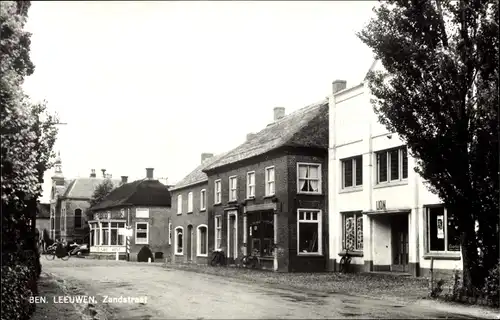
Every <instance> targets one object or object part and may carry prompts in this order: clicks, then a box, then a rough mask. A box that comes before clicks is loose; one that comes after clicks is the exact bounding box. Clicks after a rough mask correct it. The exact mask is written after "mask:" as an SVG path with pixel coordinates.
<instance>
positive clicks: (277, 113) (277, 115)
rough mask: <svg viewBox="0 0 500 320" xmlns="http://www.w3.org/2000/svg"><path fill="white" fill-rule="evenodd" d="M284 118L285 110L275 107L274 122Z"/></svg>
mask: <svg viewBox="0 0 500 320" xmlns="http://www.w3.org/2000/svg"><path fill="white" fill-rule="evenodd" d="M284 116H285V108H284V107H275V108H274V121H277V120H279V119H281V118H283V117H284Z"/></svg>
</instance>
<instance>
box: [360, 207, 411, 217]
mask: <svg viewBox="0 0 500 320" xmlns="http://www.w3.org/2000/svg"><path fill="white" fill-rule="evenodd" d="M410 212H411V208H397V209H389V210H370V211H363V214H366V215H369V216H380V215H394V214H408V213H410Z"/></svg>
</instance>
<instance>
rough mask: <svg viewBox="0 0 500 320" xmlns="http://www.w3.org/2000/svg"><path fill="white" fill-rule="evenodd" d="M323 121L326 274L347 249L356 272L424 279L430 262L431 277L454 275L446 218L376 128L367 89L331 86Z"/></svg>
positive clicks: (454, 251) (393, 142)
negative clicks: (327, 134)
mask: <svg viewBox="0 0 500 320" xmlns="http://www.w3.org/2000/svg"><path fill="white" fill-rule="evenodd" d="M377 67H378V66H377V62H375V63H374V64H373V65H372V68H377ZM329 116H330V130H329V132H330V138H329V140H330V142H329V177H328V178H329V181H328V183H329V186H328V187H329V235H330V237H329V241H330V243H329V250H330V252H329V254H330V268H331V269H334V268H335V267H336V265H337V263H338V262H339V261H340V257H341V256H342V255H343V254H344V253H345V249H346V246H347V248H348V249H349V252H350V254H352V255H353V256H355V257H354V258H353V259H352V262H351V268H352V269H354V270H357V271H393V272H405V273H410V274H413V275H426V274H427V273H428V272H429V269H430V261H431V257H433V258H434V270H435V272H439V271H442V272H450V271H452V270H453V269H454V268H457V269H460V268H461V266H462V262H461V261H460V260H461V255H460V246H459V240H458V234H457V233H456V231H455V230H456V229H455V226H454V224H453V219H452V217H451V215H450V214H449V213H448V212H447V211H446V209H445V208H444V206H443V205H442V204H441V201H440V200H439V198H438V196H437V195H434V194H432V193H430V192H429V191H428V190H427V188H426V186H424V184H423V181H422V178H421V177H420V176H419V175H418V174H417V173H415V172H414V170H413V168H414V167H415V161H414V159H413V158H412V157H411V156H409V155H408V152H407V149H406V146H405V145H404V143H403V142H402V141H401V140H400V139H399V137H398V135H396V134H393V133H390V132H388V131H387V130H386V129H385V127H384V126H383V125H381V124H380V123H379V122H378V118H377V116H376V115H375V113H374V111H373V107H372V105H371V103H370V93H369V89H368V86H367V83H361V84H359V85H356V86H353V87H350V88H346V85H345V82H344V81H338V80H337V81H335V82H334V83H333V94H332V96H331V97H330V112H329ZM437 269H439V270H437Z"/></svg>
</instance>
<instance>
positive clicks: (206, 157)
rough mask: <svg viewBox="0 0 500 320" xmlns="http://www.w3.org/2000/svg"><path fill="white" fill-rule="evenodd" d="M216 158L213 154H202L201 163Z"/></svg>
mask: <svg viewBox="0 0 500 320" xmlns="http://www.w3.org/2000/svg"><path fill="white" fill-rule="evenodd" d="M213 156H214V154H213V153H205V152H204V153H202V154H201V163H203V162H205V160H207V159H210V158H212V157H213Z"/></svg>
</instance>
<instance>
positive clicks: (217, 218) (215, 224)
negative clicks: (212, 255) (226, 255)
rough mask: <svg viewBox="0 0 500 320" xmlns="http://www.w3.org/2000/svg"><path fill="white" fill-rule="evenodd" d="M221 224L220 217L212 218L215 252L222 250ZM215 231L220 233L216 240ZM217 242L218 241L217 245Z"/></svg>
mask: <svg viewBox="0 0 500 320" xmlns="http://www.w3.org/2000/svg"><path fill="white" fill-rule="evenodd" d="M217 220H219V226H217ZM222 223H223V219H222V215H216V216H215V217H214V248H215V250H216V251H220V250H221V249H222ZM217 231H220V238H217ZM217 240H219V241H218V243H217Z"/></svg>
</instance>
